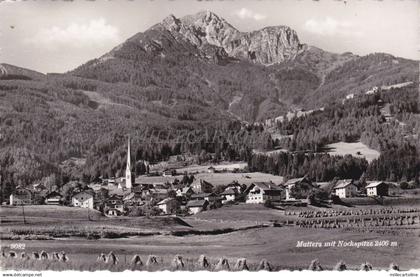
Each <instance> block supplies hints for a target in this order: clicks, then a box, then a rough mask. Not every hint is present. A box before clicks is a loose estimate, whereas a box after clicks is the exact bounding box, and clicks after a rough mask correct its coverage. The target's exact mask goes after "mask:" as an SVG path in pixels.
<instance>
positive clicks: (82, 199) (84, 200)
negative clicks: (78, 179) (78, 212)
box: [71, 191, 93, 209]
mask: <svg viewBox="0 0 420 277" xmlns="http://www.w3.org/2000/svg"><path fill="white" fill-rule="evenodd" d="M71 203H72V205H73V207H80V208H89V209H93V195H92V194H91V193H90V192H87V191H81V192H79V193H76V194H75V195H73V197H72V198H71Z"/></svg>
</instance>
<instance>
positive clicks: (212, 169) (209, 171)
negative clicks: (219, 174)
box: [207, 166, 216, 173]
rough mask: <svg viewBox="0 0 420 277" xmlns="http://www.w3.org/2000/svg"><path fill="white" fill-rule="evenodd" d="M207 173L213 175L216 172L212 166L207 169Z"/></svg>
mask: <svg viewBox="0 0 420 277" xmlns="http://www.w3.org/2000/svg"><path fill="white" fill-rule="evenodd" d="M207 172H208V173H215V172H216V168H214V167H213V166H210V167H209V168H207Z"/></svg>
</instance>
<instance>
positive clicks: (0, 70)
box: [0, 63, 45, 80]
mask: <svg viewBox="0 0 420 277" xmlns="http://www.w3.org/2000/svg"><path fill="white" fill-rule="evenodd" d="M44 78H45V75H44V74H43V73H40V72H37V71H34V70H30V69H27V68H23V67H18V66H14V65H11V64H7V63H1V64H0V80H12V79H22V80H42V79H44Z"/></svg>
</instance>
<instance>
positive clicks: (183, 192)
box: [176, 187, 195, 198]
mask: <svg viewBox="0 0 420 277" xmlns="http://www.w3.org/2000/svg"><path fill="white" fill-rule="evenodd" d="M194 193H195V192H194V190H193V189H192V188H191V187H183V188H181V189H177V190H176V196H178V197H186V198H190V197H191V195H193V194H194Z"/></svg>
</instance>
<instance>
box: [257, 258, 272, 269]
mask: <svg viewBox="0 0 420 277" xmlns="http://www.w3.org/2000/svg"><path fill="white" fill-rule="evenodd" d="M257 270H266V271H271V270H272V269H271V265H270V263H269V262H268V261H267V260H266V259H262V260H261V262H260V263H259V264H258V267H257Z"/></svg>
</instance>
